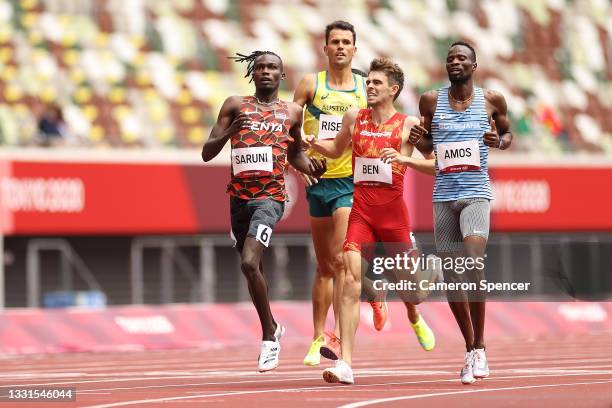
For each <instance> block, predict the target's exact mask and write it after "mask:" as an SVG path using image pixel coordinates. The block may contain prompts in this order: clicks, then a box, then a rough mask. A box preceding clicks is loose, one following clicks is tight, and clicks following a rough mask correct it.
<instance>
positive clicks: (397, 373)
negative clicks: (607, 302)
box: [0, 332, 612, 408]
mask: <svg viewBox="0 0 612 408" xmlns="http://www.w3.org/2000/svg"><path fill="white" fill-rule="evenodd" d="M283 346H284V347H283V351H282V353H281V366H280V367H279V368H278V369H277V370H276V371H274V372H270V373H264V374H259V373H255V366H256V357H257V347H252V346H250V347H240V348H223V349H218V350H207V351H197V350H172V351H147V352H144V351H143V352H123V353H74V354H57V355H46V356H28V357H12V358H10V359H4V360H3V361H2V366H3V370H2V372H1V373H0V386H2V387H9V386H13V387H15V386H25V385H36V386H54V387H70V386H72V387H76V388H77V400H76V402H72V403H62V404H58V403H54V404H45V403H36V404H34V405H32V404H31V403H30V404H28V403H23V402H22V403H15V404H10V403H7V402H4V403H0V407H5V406H11V405H12V406H16V407H24V406H36V407H41V408H42V407H44V406H53V407H57V406H78V407H123V406H139V407H145V406H146V407H152V406H164V407H168V406H179V407H216V406H221V404H223V406H225V407H230V408H231V407H240V408H251V407H259V406H265V407H271V408H275V407H289V408H299V407H308V408H312V407H317V408H325V407H343V408H357V407H369V406H374V407H405V406H424V405H425V404H427V406H428V407H430V408H437V407H440V408H442V407H447V406H450V405H451V404H452V406H453V408H461V407H471V408H473V407H479V406H482V407H531V406H549V407H602V408H603V407H605V408H610V407H612V333H610V332H605V333H597V334H589V335H584V334H580V335H575V336H569V337H568V336H565V337H563V338H560V337H558V336H550V337H548V338H531V339H529V338H512V339H511V338H497V339H495V340H494V341H490V344H489V346H488V352H487V353H488V355H489V361H490V367H491V370H492V376H491V377H490V378H488V379H486V380H481V381H478V382H477V383H476V384H475V385H472V386H463V385H461V384H460V383H459V381H458V371H459V369H460V367H461V363H462V357H463V351H462V347H461V344H460V343H459V342H458V341H457V339H454V340H451V339H448V338H442V339H439V341H438V345H437V347H436V349H435V350H434V351H432V352H429V353H426V352H424V351H421V350H420V348H419V347H418V345H417V344H416V341H415V339H414V336H413V334H412V333H408V334H407V335H406V336H405V337H398V336H395V335H389V334H381V335H380V337H379V338H377V339H376V343H373V342H372V341H371V340H363V341H359V339H358V341H357V349H356V355H355V364H354V368H355V369H356V381H357V382H356V384H355V385H354V386H344V385H337V384H326V383H324V382H323V380H322V379H321V371H322V368H321V367H305V366H303V365H302V364H301V358H302V357H303V352H304V351H305V348H306V346H307V345H306V344H296V343H293V344H283ZM325 366H327V362H325ZM3 394H5V392H3Z"/></svg>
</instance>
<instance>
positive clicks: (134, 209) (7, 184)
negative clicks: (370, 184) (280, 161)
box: [0, 160, 612, 235]
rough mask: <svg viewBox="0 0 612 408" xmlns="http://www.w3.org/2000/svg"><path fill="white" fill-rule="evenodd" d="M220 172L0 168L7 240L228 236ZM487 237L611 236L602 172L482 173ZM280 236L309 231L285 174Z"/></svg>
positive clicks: (87, 166)
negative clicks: (487, 193)
mask: <svg viewBox="0 0 612 408" xmlns="http://www.w3.org/2000/svg"><path fill="white" fill-rule="evenodd" d="M229 175H230V170H229V166H222V165H204V164H202V165H197V164H168V163H117V162H113V163H110V162H109V163H100V162H95V163H93V162H92V163H89V162H43V161H10V160H4V161H1V162H0V223H1V227H2V230H3V231H4V234H6V235H70V234H79V235H88V234H126V235H132V234H196V233H227V232H229V203H228V197H227V194H226V193H225V191H226V185H227V182H228V179H229ZM491 179H492V181H493V188H494V192H495V200H494V201H493V203H492V229H493V230H496V231H540V232H545V231H607V230H612V217H610V211H609V210H610V204H611V203H612V192H610V190H609V189H606V188H602V187H603V186H607V185H608V184H609V180H611V179H612V168H610V167H599V168H595V167H527V166H523V167H516V166H512V167H503V166H494V167H492V168H491ZM432 187H433V177H429V176H425V175H421V174H417V173H414V172H412V171H408V172H407V173H406V183H405V192H404V195H405V200H406V203H407V205H408V208H409V210H410V215H411V222H412V225H413V228H414V230H415V231H431V230H432V229H433V224H432V206H431V192H432ZM287 188H288V190H289V196H290V201H289V202H288V203H287V206H286V210H285V217H284V219H283V221H282V222H281V223H280V224H279V226H278V231H279V232H295V233H307V232H309V231H310V227H309V220H308V211H307V204H306V199H305V192H304V186H303V185H302V184H301V181H299V179H298V177H296V175H295V174H294V173H289V174H288V175H287Z"/></svg>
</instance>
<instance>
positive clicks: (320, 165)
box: [308, 157, 327, 179]
mask: <svg viewBox="0 0 612 408" xmlns="http://www.w3.org/2000/svg"><path fill="white" fill-rule="evenodd" d="M308 169H309V170H310V175H311V176H312V177H314V178H317V179H318V178H320V177H321V176H322V175H323V174H325V172H326V171H327V160H325V159H321V160H319V159H317V158H315V157H311V158H310V164H309V165H308Z"/></svg>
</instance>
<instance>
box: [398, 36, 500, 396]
mask: <svg viewBox="0 0 612 408" xmlns="http://www.w3.org/2000/svg"><path fill="white" fill-rule="evenodd" d="M476 68H477V64H476V52H475V51H474V49H473V48H472V46H471V45H469V44H468V43H465V42H461V41H460V42H456V43H454V44H452V45H451V47H450V48H449V50H448V55H447V57H446V72H447V73H448V78H449V80H450V83H451V84H450V86H449V87H444V88H441V89H439V90H438V91H430V92H427V93H425V94H423V95H422V96H421V100H420V102H419V110H420V112H421V115H422V116H421V124H420V125H418V126H414V127H413V128H412V129H411V132H410V142H411V143H413V144H414V145H416V146H417V147H418V148H419V150H421V151H424V152H431V151H433V150H434V149H435V153H436V162H435V166H436V167H435V170H436V173H435V176H436V181H435V185H434V192H433V205H434V234H435V239H436V248H437V250H438V251H439V252H440V256H442V257H447V256H454V257H457V256H459V255H460V254H462V255H464V256H466V257H471V258H474V259H476V258H481V259H482V257H483V256H484V254H485V248H486V244H487V239H488V236H489V212H490V200H492V199H493V194H492V191H491V183H490V180H489V172H488V155H489V148H497V149H500V150H505V149H507V148H508V147H510V144H511V143H512V134H511V133H510V130H509V129H510V126H509V121H508V116H507V107H506V100H505V99H504V97H503V96H502V95H501V94H500V93H498V92H495V91H491V90H485V89H482V88H478V87H475V86H474V82H473V74H474V71H476ZM467 275H468V278H469V279H470V280H472V281H475V282H479V281H480V280H481V279H483V278H484V269H477V268H475V269H473V270H472V271H471V272H470V271H468V273H467ZM444 278H445V280H446V281H447V282H452V281H457V280H459V279H460V275H458V274H457V273H455V272H453V271H450V270H445V271H444ZM447 299H448V302H449V305H450V308H451V310H452V312H453V314H454V316H455V319H456V320H457V323H458V325H459V328H460V329H461V333H462V335H463V338H464V339H465V346H466V354H465V359H464V366H463V368H462V370H461V373H460V377H461V382H462V383H463V384H473V383H474V382H475V381H476V378H485V377H487V376H488V375H489V367H488V364H487V358H486V355H485V344H484V322H485V297H484V293H482V292H481V291H475V292H470V293H459V294H457V293H455V292H453V293H450V292H448V291H447Z"/></svg>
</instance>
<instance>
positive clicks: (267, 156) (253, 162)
mask: <svg viewBox="0 0 612 408" xmlns="http://www.w3.org/2000/svg"><path fill="white" fill-rule="evenodd" d="M273 166H274V163H273V160H272V146H259V147H242V148H239V149H232V172H233V174H234V176H237V177H261V176H268V175H270V174H272V169H273Z"/></svg>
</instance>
